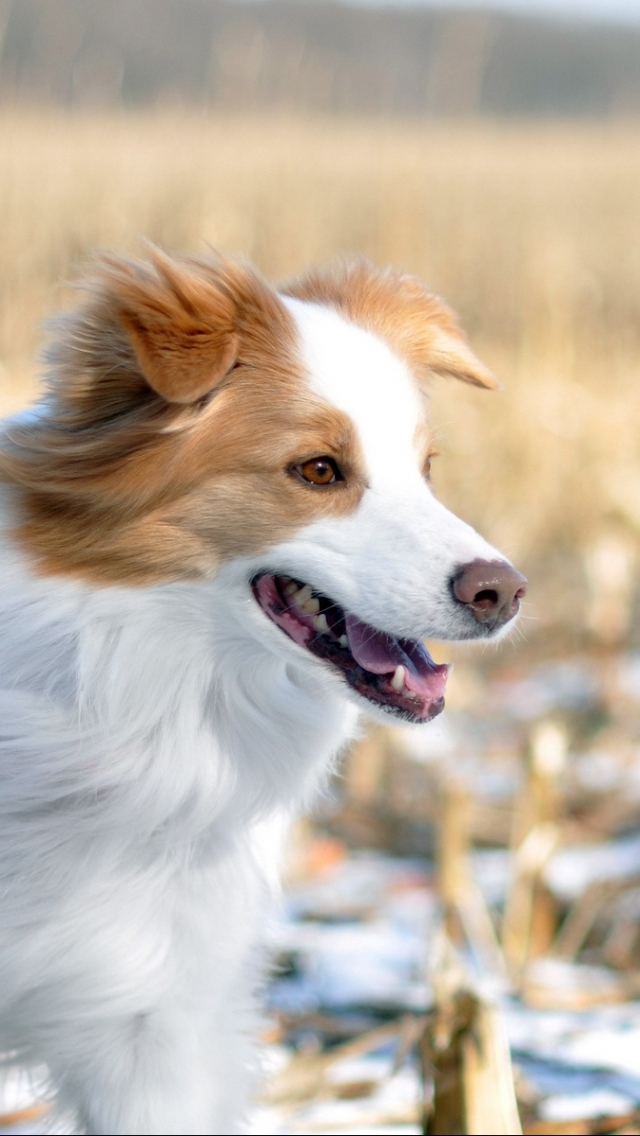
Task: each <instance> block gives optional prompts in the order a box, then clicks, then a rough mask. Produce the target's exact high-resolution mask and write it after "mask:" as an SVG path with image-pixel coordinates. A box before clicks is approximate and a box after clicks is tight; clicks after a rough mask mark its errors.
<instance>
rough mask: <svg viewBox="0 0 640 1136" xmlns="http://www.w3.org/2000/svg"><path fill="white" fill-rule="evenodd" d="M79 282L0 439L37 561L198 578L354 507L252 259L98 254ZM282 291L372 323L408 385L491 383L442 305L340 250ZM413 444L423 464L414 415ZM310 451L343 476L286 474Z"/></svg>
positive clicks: (351, 482)
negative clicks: (431, 379)
mask: <svg viewBox="0 0 640 1136" xmlns="http://www.w3.org/2000/svg"><path fill="white" fill-rule="evenodd" d="M87 288H88V291H89V293H90V298H89V300H88V302H87V303H86V304H85V305H84V307H81V308H80V310H79V311H78V312H76V313H75V314H73V315H71V316H66V317H63V318H62V319H61V320H60V321H59V322H58V329H57V335H56V338H55V339H54V342H53V344H52V347H51V349H50V351H49V362H50V387H51V391H50V396H49V398H48V403H47V405H48V409H47V413H46V415H45V416H44V417H43V418H42V419H41V420H40V421H38V420H36V421H34V422H30V423H28V424H23V425H21V426H19V425H15V426H14V427H12V428H11V429H10V430H9V432H8V433H7V435H6V436H5V439H4V441H3V443H2V447H1V448H0V477H2V478H3V479H4V480H5V481H8V482H11V483H13V484H15V485H18V486H20V487H21V490H22V494H21V504H22V509H23V515H24V520H23V522H22V523H21V525H20V527H19V529H18V530H17V536H18V539H19V540H20V541H21V542H22V543H23V544H24V545H25V546H26V547H27V548H28V549H29V551H30V552H31V553H32V555H33V556H34V557H35V559H36V561H37V564H38V566H39V568H40V570H41V571H42V572H44V573H67V574H73V575H76V576H80V577H82V578H85V579H87V580H90V581H94V582H100V583H103V584H153V583H160V582H164V581H171V580H197V579H202V578H207V577H210V576H212V575H213V574H214V573H215V572H216V570H217V568H218V567H219V565H220V564H221V563H222V562H224V561H225V560H227V559H229V558H232V557H238V556H243V555H254V554H256V553H258V552H261V551H263V550H264V549H266V548H268V547H269V546H270V545H272V544H274V543H277V542H279V541H282V540H285V539H286V538H287V537H289V536H291V535H293V534H294V533H295V532H296V531H297V530H298V529H299V528H300V527H301V526H303V525H305V524H308V523H309V522H310V521H312V520H314V519H316V518H320V517H323V516H326V515H329V514H330V515H334V516H335V515H346V514H348V513H349V512H351V511H352V510H354V509H355V508H356V506H357V504H358V501H359V500H360V497H361V496H362V493H363V491H364V488H365V484H366V470H365V469H364V467H363V462H362V458H361V455H360V453H359V449H358V443H357V439H356V436H355V432H354V429H353V426H352V424H351V422H350V420H349V419H348V417H347V416H346V415H344V414H343V413H342V412H340V411H338V410H337V409H335V408H332V407H329V406H327V405H326V404H325V403H324V402H322V400H320V399H319V398H317V397H316V396H314V395H313V394H312V393H311V391H310V390H309V385H308V382H307V377H306V375H305V371H304V365H303V363H302V361H301V359H300V358H299V355H298V350H297V341H296V331H295V326H294V324H293V321H292V318H291V316H290V315H289V313H288V311H287V309H286V307H285V305H284V304H283V303H282V301H281V299H280V298H279V296H278V295H277V293H276V292H275V291H274V289H273V288H271V287H270V286H269V285H268V284H266V283H265V281H264V280H262V279H261V277H260V276H259V275H258V273H257V272H256V271H255V270H254V269H253V268H252V267H250V266H247V265H245V264H242V263H240V262H237V261H234V260H231V259H229V258H220V257H212V258H210V259H204V258H197V257H183V258H181V259H169V257H167V256H165V255H164V254H162V253H160V252H158V251H156V250H153V251H152V252H151V262H150V263H142V262H137V261H130V260H125V259H123V258H119V257H113V256H111V257H105V258H104V259H103V260H102V261H101V262H100V264H99V266H98V269H97V271H96V274H95V276H94V278H93V280H91V281H90V282H89V284H88V285H87ZM283 291H284V292H285V293H286V294H287V295H291V296H297V297H299V298H301V299H304V300H310V301H313V302H319V303H323V304H330V305H332V306H334V307H335V308H336V309H337V310H338V311H340V312H342V313H344V315H345V316H347V317H348V318H349V319H351V320H353V321H354V322H355V323H356V324H358V325H360V326H362V327H365V328H368V329H370V330H372V331H374V332H375V333H376V334H379V335H380V336H382V337H383V338H384V339H385V340H386V341H387V342H388V343H389V344H390V346H391V347H392V348H393V349H395V350H396V351H397V352H398V353H399V354H401V355H402V356H404V357H405V358H406V359H407V360H408V362H409V364H410V365H411V367H412V368H413V370H414V372H415V373H416V375H417V376H418V378H419V379H420V381H422V379H423V378H425V377H426V376H427V375H428V374H429V373H430V372H432V371H442V372H446V373H449V374H453V375H456V377H458V378H462V379H464V380H465V381H467V382H472V383H476V384H477V385H480V386H492V385H495V380H494V379H493V376H492V375H491V374H490V372H488V371H487V370H486V368H484V367H483V365H482V364H481V363H480V362H479V361H478V360H477V359H476V358H475V356H473V355H472V353H471V352H470V350H469V349H468V347H467V346H466V343H465V341H464V339H463V337H462V333H461V332H460V330H459V328H458V326H457V323H456V320H455V317H454V316H453V314H452V312H451V311H450V310H449V309H448V308H447V307H446V305H444V304H443V303H442V301H440V300H438V299H437V298H435V297H434V296H431V295H430V294H429V293H427V292H426V291H425V289H424V287H423V285H422V284H420V282H419V281H417V280H414V279H413V278H412V277H409V276H405V275H402V274H401V273H397V272H392V271H387V272H378V271H376V270H375V269H373V268H372V267H371V266H370V265H368V264H366V263H365V262H362V261H357V262H353V263H350V264H344V265H342V266H338V267H337V268H333V269H329V270H325V271H317V272H312V273H311V274H310V275H308V276H306V277H304V278H303V279H302V280H300V281H297V282H294V283H292V284H289V285H288V286H286V287H285V288H284V289H283ZM416 448H417V450H418V452H419V454H420V455H423V457H424V459H425V463H426V456H427V454H428V451H429V437H428V430H427V427H426V419H425V421H424V422H422V423H421V424H420V425H419V427H418V431H417V435H416ZM319 456H329V457H332V458H334V459H335V461H336V462H337V463H338V465H339V466H340V468H341V469H342V471H343V472H344V474H345V480H344V481H339V482H338V483H336V484H334V485H329V486H324V487H310V486H309V485H306V484H304V483H303V482H302V481H301V480H300V479H299V478H297V477H296V476H295V473H294V472H293V471H292V467H293V466H295V465H299V464H301V463H303V462H304V461H306V460H308V459H310V458H313V457H319Z"/></svg>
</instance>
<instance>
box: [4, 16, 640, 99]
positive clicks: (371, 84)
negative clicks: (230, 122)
mask: <svg viewBox="0 0 640 1136" xmlns="http://www.w3.org/2000/svg"><path fill="white" fill-rule="evenodd" d="M0 100H4V101H5V102H6V101H15V100H18V101H22V102H25V101H26V102H32V103H33V102H34V101H35V102H42V101H45V102H49V103H57V104H59V105H74V106H87V105H103V106H105V105H125V106H128V107H132V106H139V105H150V104H157V103H158V101H164V102H167V101H169V102H174V103H175V102H176V101H177V102H182V103H187V104H194V103H199V104H201V105H206V106H209V107H210V108H216V109H225V110H235V111H240V110H243V111H245V112H246V111H250V110H263V109H265V108H269V109H275V108H277V109H280V110H292V109H295V110H297V111H299V110H304V111H305V112H307V113H308V112H313V113H320V112H321V113H334V112H342V113H349V114H354V113H366V114H382V115H384V116H389V115H392V116H393V115H403V116H406V115H424V114H433V115H443V114H444V115H473V114H481V115H486V114H490V115H500V116H523V115H529V116H531V115H538V116H539V115H558V114H563V115H575V116H580V117H584V116H600V117H602V116H604V117H610V116H616V115H620V114H622V115H624V114H630V113H637V112H638V111H640V27H637V26H636V27H635V28H634V27H629V28H625V27H616V26H615V24H614V25H609V24H606V23H605V24H596V23H585V22H584V20H582V21H581V20H579V19H573V20H572V19H570V18H567V19H564V20H562V19H555V20H554V19H549V18H546V19H545V18H537V19H536V18H532V17H528V18H527V17H518V16H515V15H508V14H505V13H502V14H500V13H498V12H495V11H491V3H490V2H488V3H487V7H486V10H484V11H483V10H481V9H480V10H479V9H477V8H476V9H474V10H473V11H464V10H463V9H460V8H456V9H455V10H447V9H446V8H442V7H440V6H437V7H435V8H430V7H429V6H428V5H427V6H424V7H422V6H421V7H419V8H415V7H413V8H412V7H411V6H409V7H407V8H403V7H395V6H392V7H388V8H385V7H384V6H380V7H378V6H372V7H367V8H362V7H361V8H358V7H355V6H352V5H350V4H349V3H339V2H336V0H268V2H267V0H136V2H135V4H132V3H130V0H0Z"/></svg>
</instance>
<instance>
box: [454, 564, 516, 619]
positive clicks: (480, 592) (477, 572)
mask: <svg viewBox="0 0 640 1136" xmlns="http://www.w3.org/2000/svg"><path fill="white" fill-rule="evenodd" d="M526 590H527V578H526V576H523V575H522V573H520V572H517V571H516V569H515V568H512V567H511V565H510V564H508V563H507V561H506V560H471V561H470V562H469V563H468V564H463V565H462V567H461V568H459V569H458V571H457V572H456V573H455V574H454V575H453V576H452V577H451V591H452V592H453V595H454V597H455V599H456V600H458V603H461V604H464V606H465V607H467V608H468V609H469V611H470V612H471V614H472V616H473V618H474V619H475V620H476V621H477V622H478V623H484V624H487V625H488V626H489V627H490V628H491V629H492V630H493V628H495V627H502V625H503V624H504V623H508V622H509V620H510V619H512V618H513V616H514V615H515V614H516V612H517V611H518V608H519V607H520V600H521V599H522V597H523V596H524V594H525V592H526Z"/></svg>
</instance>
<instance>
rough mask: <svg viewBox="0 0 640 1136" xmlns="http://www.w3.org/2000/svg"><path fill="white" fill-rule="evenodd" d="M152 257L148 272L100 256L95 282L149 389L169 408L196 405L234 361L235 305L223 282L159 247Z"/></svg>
mask: <svg viewBox="0 0 640 1136" xmlns="http://www.w3.org/2000/svg"><path fill="white" fill-rule="evenodd" d="M150 259H151V262H152V265H153V268H151V267H150V266H146V265H141V264H137V263H135V262H131V261H127V260H124V259H119V258H116V257H110V258H105V260H104V261H103V273H102V280H101V284H102V286H103V287H104V285H105V284H106V286H107V288H108V290H109V292H110V297H111V302H112V305H113V310H114V314H115V316H116V318H117V320H118V322H119V323H120V325H121V326H122V328H123V329H124V331H125V332H126V334H127V337H128V338H129V340H130V342H131V344H132V346H133V349H134V351H135V354H136V358H137V361H138V365H139V367H140V370H141V371H142V374H143V376H144V378H145V379H146V381H147V383H148V384H149V386H150V387H151V388H152V389H153V390H154V391H155V392H156V393H157V394H159V395H161V397H162V398H164V399H166V401H167V402H173V403H192V402H196V401H197V400H198V399H199V398H202V396H203V395H206V394H208V393H209V392H210V391H212V390H213V389H214V387H215V386H216V385H217V383H218V382H219V381H220V380H221V379H222V378H224V376H225V375H226V374H227V372H228V371H229V370H230V369H231V367H232V366H233V364H234V362H235V361H236V356H237V350H238V336H237V333H236V330H235V322H236V305H235V302H234V300H233V297H232V295H231V294H230V291H229V290H228V289H227V288H226V287H225V285H224V279H223V276H221V279H220V281H217V280H216V279H215V276H209V277H207V278H205V277H204V276H203V275H202V274H199V273H198V272H197V271H194V270H193V269H191V268H190V267H189V265H188V263H187V262H185V263H184V264H180V263H177V262H176V261H173V260H171V259H170V258H169V257H167V256H165V255H164V253H161V252H159V251H158V250H157V249H151V250H150ZM154 270H155V271H154Z"/></svg>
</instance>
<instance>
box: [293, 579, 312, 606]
mask: <svg viewBox="0 0 640 1136" xmlns="http://www.w3.org/2000/svg"><path fill="white" fill-rule="evenodd" d="M312 595H313V592H312V591H311V588H310V587H309V585H308V584H304V585H303V586H302V587H301V588H300V591H299V592H298V594H297V596H296V603H297V605H298V607H301V608H302V610H303V611H304V605H305V604H306V603H308V601H309V600H310V599H311V596H312Z"/></svg>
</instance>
